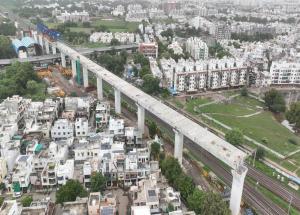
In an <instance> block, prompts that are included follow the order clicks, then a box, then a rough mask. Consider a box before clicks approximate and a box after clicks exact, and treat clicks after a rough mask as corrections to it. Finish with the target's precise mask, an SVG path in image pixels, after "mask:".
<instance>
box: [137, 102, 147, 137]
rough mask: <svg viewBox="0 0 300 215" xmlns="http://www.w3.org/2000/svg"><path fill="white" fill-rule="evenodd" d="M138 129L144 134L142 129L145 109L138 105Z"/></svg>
mask: <svg viewBox="0 0 300 215" xmlns="http://www.w3.org/2000/svg"><path fill="white" fill-rule="evenodd" d="M137 107H138V129H139V131H140V132H141V133H142V134H144V128H145V108H143V107H142V106H140V105H138V104H137Z"/></svg>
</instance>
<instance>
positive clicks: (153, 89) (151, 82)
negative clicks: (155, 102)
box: [142, 74, 160, 94]
mask: <svg viewBox="0 0 300 215" xmlns="http://www.w3.org/2000/svg"><path fill="white" fill-rule="evenodd" d="M159 82H160V81H159V79H158V78H156V77H154V76H153V75H152V74H147V75H144V76H143V85H142V89H143V91H144V92H146V93H148V94H157V93H159V90H160V87H159Z"/></svg>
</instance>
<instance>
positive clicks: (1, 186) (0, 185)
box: [0, 182, 5, 190]
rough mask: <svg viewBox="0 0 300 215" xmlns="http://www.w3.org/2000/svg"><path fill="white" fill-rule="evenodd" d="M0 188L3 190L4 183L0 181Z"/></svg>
mask: <svg viewBox="0 0 300 215" xmlns="http://www.w3.org/2000/svg"><path fill="white" fill-rule="evenodd" d="M0 190H5V184H4V183H3V182H2V183H0Z"/></svg>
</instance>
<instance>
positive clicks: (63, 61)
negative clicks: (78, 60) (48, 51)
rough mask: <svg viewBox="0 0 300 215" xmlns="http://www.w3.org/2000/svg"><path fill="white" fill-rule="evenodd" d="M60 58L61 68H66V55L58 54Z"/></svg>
mask: <svg viewBox="0 0 300 215" xmlns="http://www.w3.org/2000/svg"><path fill="white" fill-rule="evenodd" d="M60 56H61V66H62V67H64V68H66V67H67V63H66V55H65V54H64V53H62V52H61V53H60Z"/></svg>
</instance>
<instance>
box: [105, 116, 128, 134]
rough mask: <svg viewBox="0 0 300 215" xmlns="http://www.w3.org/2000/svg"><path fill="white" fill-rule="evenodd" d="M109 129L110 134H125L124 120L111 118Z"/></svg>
mask: <svg viewBox="0 0 300 215" xmlns="http://www.w3.org/2000/svg"><path fill="white" fill-rule="evenodd" d="M108 130H109V133H110V134H114V135H122V134H124V120H123V119H114V118H110V119H109V125H108Z"/></svg>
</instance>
